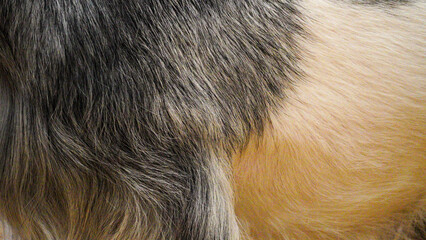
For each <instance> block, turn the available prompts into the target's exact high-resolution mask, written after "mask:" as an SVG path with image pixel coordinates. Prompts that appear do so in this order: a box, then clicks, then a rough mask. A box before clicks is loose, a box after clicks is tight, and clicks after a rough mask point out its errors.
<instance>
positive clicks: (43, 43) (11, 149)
mask: <svg viewBox="0 0 426 240" xmlns="http://www.w3.org/2000/svg"><path fill="white" fill-rule="evenodd" d="M297 19H298V13H297V11H296V6H295V3H294V2H293V1H278V0H248V1H241V0H206V1H197V0H128V1H127V0H126V1H117V0H112V1H104V0H82V1H77V0H70V1H64V0H56V1H54V0H40V1H28V0H25V1H16V0H3V1H1V2H0V72H1V79H0V81H1V82H0V99H1V100H2V103H1V104H0V113H1V115H2V116H1V118H0V124H1V125H0V130H1V132H0V146H1V148H0V149H1V152H0V214H1V216H2V217H3V218H4V219H5V221H7V222H8V224H9V225H10V226H11V227H12V229H13V230H14V231H15V232H16V233H18V234H19V235H20V236H21V237H22V239H108V238H114V239H237V238H238V227H237V224H236V219H235V214H234V213H233V210H232V209H233V207H232V199H231V198H232V196H231V191H230V189H229V188H230V186H229V181H228V180H227V169H226V166H227V165H229V163H228V161H229V159H228V157H229V156H228V155H229V154H230V153H232V151H233V150H234V149H237V148H239V147H241V146H242V145H243V144H244V142H245V141H246V138H247V136H248V134H249V133H250V132H253V131H261V130H262V126H263V125H264V123H265V122H266V121H268V119H267V112H268V110H270V109H271V108H273V106H274V102H276V101H277V99H281V98H283V97H284V95H283V89H285V88H286V87H287V86H289V85H290V79H291V78H293V79H294V76H296V75H297V74H298V71H297V51H296V44H295V42H294V36H295V35H298V34H300V33H301V27H300V24H299V22H298V20H297Z"/></svg>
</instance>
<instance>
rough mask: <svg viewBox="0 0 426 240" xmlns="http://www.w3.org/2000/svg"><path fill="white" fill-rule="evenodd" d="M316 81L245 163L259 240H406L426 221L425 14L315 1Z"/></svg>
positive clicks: (255, 140)
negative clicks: (413, 228)
mask: <svg viewBox="0 0 426 240" xmlns="http://www.w3.org/2000/svg"><path fill="white" fill-rule="evenodd" d="M301 11H302V15H303V16H305V17H306V18H305V19H304V20H305V21H306V26H305V27H307V29H308V31H310V32H309V34H310V36H309V37H308V38H307V39H309V41H308V40H301V41H302V42H303V43H302V48H301V50H302V53H303V54H304V55H303V57H302V69H303V71H304V72H305V75H304V76H303V77H302V79H301V80H299V82H298V86H297V87H296V88H295V89H293V90H291V91H289V92H288V98H287V99H286V100H285V101H284V102H283V104H282V105H283V106H282V107H281V108H280V109H279V111H278V112H277V113H276V114H271V116H272V122H271V124H270V125H269V126H268V127H267V129H266V132H265V133H264V135H263V136H261V137H256V136H253V137H252V140H251V141H250V142H249V144H248V146H247V147H246V149H244V151H242V152H241V153H238V154H236V155H235V157H234V163H233V164H234V165H233V168H234V169H233V171H234V177H235V191H236V212H237V215H238V216H239V218H240V221H241V225H242V226H243V228H245V230H246V231H247V233H249V234H250V235H251V237H252V238H253V239H381V238H384V239H392V237H394V238H395V239H404V236H403V235H404V234H405V233H407V232H409V231H410V229H409V225H410V222H409V221H412V220H414V219H415V218H416V217H419V218H421V217H422V216H421V215H422V212H424V211H425V209H426V197H425V193H426V188H425V186H426V157H425V156H426V136H425V130H426V108H425V100H426V70H425V66H426V41H425V40H426V27H425V22H426V16H425V14H426V3H425V2H424V1H418V3H414V4H410V5H407V6H397V7H395V8H392V9H390V8H389V7H388V8H386V10H383V9H379V7H377V6H364V5H359V6H354V5H352V4H345V3H342V2H339V1H325V0H308V1H304V3H303V4H302V7H301Z"/></svg>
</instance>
